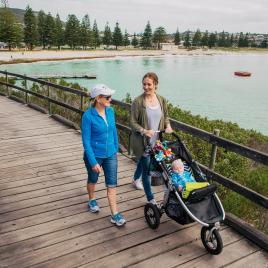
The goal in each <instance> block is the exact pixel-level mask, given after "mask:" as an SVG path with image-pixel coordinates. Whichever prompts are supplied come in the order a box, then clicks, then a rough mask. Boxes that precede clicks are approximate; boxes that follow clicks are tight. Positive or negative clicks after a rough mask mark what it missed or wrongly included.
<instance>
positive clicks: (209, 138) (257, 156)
mask: <svg viewBox="0 0 268 268" xmlns="http://www.w3.org/2000/svg"><path fill="white" fill-rule="evenodd" d="M0 73H2V74H5V75H6V76H7V75H11V76H15V77H20V78H23V79H25V80H26V81H27V80H30V81H33V82H37V83H40V84H42V85H47V86H49V87H53V88H57V89H60V90H63V91H67V92H71V93H73V94H76V95H79V96H82V97H83V96H85V97H88V96H89V94H88V93H86V92H83V91H80V90H76V89H72V88H69V87H65V86H60V85H57V84H53V83H51V82H47V81H44V80H40V79H36V78H31V77H27V76H24V75H20V74H15V73H10V72H6V71H0ZM0 85H4V86H6V87H7V88H14V89H17V90H20V91H22V92H25V93H27V94H31V95H34V96H36V97H38V98H41V99H45V100H47V101H49V102H51V103H54V104H56V105H59V106H62V107H64V108H67V109H70V110H72V111H74V112H76V113H79V114H80V115H82V114H83V113H84V111H83V110H82V109H78V108H75V107H73V106H71V105H68V104H66V103H63V102H60V101H57V100H54V99H52V98H51V97H49V96H44V95H41V94H39V93H36V92H33V91H31V90H28V89H25V88H22V87H19V86H16V85H12V84H10V83H7V82H2V81H0ZM112 104H113V105H117V106H119V107H121V108H123V109H126V110H128V111H130V109H131V104H129V103H124V102H122V101H118V100H112ZM116 125H117V128H118V129H120V130H123V131H126V132H127V134H128V135H131V128H130V127H129V126H125V125H123V124H120V123H117V124H116ZM171 125H172V128H173V129H175V130H181V131H183V132H186V133H188V134H190V135H192V136H195V137H199V138H200V139H202V140H204V141H206V142H208V143H210V144H213V145H216V146H219V147H222V148H225V149H226V150H229V151H232V152H235V153H237V154H240V155H242V156H244V157H246V158H249V159H252V160H254V161H256V162H259V163H262V164H265V165H268V154H266V153H263V152H260V151H257V150H254V149H252V148H249V147H246V146H243V145H240V144H238V143H235V142H233V141H230V140H227V139H224V138H221V137H218V136H216V135H214V134H212V133H209V132H207V131H204V130H202V129H199V128H196V127H193V126H190V125H187V124H185V123H183V122H179V121H176V120H174V119H171ZM199 166H200V167H201V169H202V170H203V172H204V173H205V174H206V175H207V177H208V178H213V180H215V181H217V182H218V183H220V184H222V185H223V186H225V187H227V188H229V189H231V190H233V191H235V192H237V193H239V194H240V195H242V196H244V197H246V198H247V199H249V200H251V201H253V202H255V203H256V204H259V205H260V206H262V207H264V208H268V198H267V197H265V196H263V195H261V194H259V193H257V192H255V191H253V190H251V189H249V188H247V187H245V186H242V185H240V184H239V183H237V182H235V181H233V180H231V179H229V178H226V177H224V176H222V175H221V174H218V173H216V172H214V171H213V170H210V169H209V168H208V167H206V166H204V165H201V164H199Z"/></svg>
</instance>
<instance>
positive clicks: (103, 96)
mask: <svg viewBox="0 0 268 268" xmlns="http://www.w3.org/2000/svg"><path fill="white" fill-rule="evenodd" d="M100 97H101V98H105V99H106V100H110V99H111V98H112V96H111V95H109V96H107V95H100Z"/></svg>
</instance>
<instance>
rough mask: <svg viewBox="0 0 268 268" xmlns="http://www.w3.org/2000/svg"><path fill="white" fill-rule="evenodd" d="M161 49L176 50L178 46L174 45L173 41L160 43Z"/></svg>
mask: <svg viewBox="0 0 268 268" xmlns="http://www.w3.org/2000/svg"><path fill="white" fill-rule="evenodd" d="M160 47H161V50H166V51H169V50H176V49H178V46H177V45H175V43H160Z"/></svg>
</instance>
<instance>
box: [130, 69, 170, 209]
mask: <svg viewBox="0 0 268 268" xmlns="http://www.w3.org/2000/svg"><path fill="white" fill-rule="evenodd" d="M142 85H143V90H144V92H143V94H141V95H140V96H138V97H137V98H136V99H135V100H134V101H133V103H132V106H131V119H130V125H131V128H132V135H131V146H132V150H133V153H134V155H135V156H136V157H137V159H139V161H138V165H137V169H136V171H135V173H134V178H133V185H134V186H135V187H136V189H139V190H142V189H143V187H144V191H145V194H146V198H147V200H148V201H149V202H151V203H153V204H156V201H155V199H154V196H153V193H152V191H151V182H150V177H149V164H150V157H149V155H147V154H146V153H144V148H145V137H149V138H150V143H151V144H154V143H155V141H156V140H157V138H158V133H157V132H156V131H158V130H165V132H166V133H171V132H172V128H171V126H170V122H169V119H168V111H167V101H166V99H165V98H163V97H161V96H159V95H157V94H156V88H157V85H158V77H157V75H156V74H155V73H147V74H145V75H144V77H143V79H142ZM140 177H141V178H142V183H143V186H142V183H141V179H140Z"/></svg>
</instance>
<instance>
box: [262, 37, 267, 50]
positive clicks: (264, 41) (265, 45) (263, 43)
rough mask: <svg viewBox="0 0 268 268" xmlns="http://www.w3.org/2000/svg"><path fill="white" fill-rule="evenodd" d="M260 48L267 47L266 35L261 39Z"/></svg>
mask: <svg viewBox="0 0 268 268" xmlns="http://www.w3.org/2000/svg"><path fill="white" fill-rule="evenodd" d="M260 47H261V48H267V47H268V40H267V37H266V38H265V39H263V41H262V42H261V44H260Z"/></svg>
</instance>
